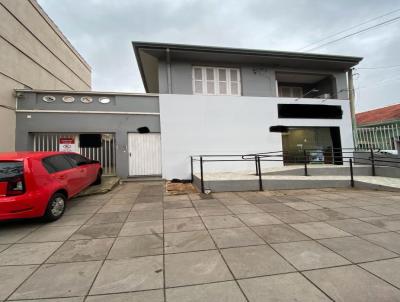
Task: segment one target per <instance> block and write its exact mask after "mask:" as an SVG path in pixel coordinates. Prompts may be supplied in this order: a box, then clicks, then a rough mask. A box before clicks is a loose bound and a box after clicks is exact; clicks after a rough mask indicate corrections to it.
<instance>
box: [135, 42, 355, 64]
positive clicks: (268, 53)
mask: <svg viewBox="0 0 400 302" xmlns="http://www.w3.org/2000/svg"><path fill="white" fill-rule="evenodd" d="M132 45H133V48H134V50H135V53H136V52H137V49H139V48H153V49H154V48H158V49H166V48H169V49H171V50H174V49H175V50H188V51H203V52H220V53H227V54H228V53H231V54H244V55H262V56H271V57H287V58H298V59H311V60H312V59H315V60H327V61H341V62H351V63H355V65H356V64H357V63H359V62H360V61H361V60H362V59H363V58H362V57H354V56H343V55H330V54H314V53H305V52H288V51H279V50H262V49H248V48H232V47H219V46H202V45H191V44H174V43H159V42H144V41H132Z"/></svg>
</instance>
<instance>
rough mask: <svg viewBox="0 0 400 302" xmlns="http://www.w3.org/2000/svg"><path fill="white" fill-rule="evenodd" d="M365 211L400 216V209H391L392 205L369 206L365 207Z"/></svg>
mask: <svg viewBox="0 0 400 302" xmlns="http://www.w3.org/2000/svg"><path fill="white" fill-rule="evenodd" d="M363 209H365V210H367V211H371V212H375V213H378V214H381V215H395V214H400V209H399V208H395V207H391V206H390V205H379V206H369V207H363Z"/></svg>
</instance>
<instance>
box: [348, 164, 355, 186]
mask: <svg viewBox="0 0 400 302" xmlns="http://www.w3.org/2000/svg"><path fill="white" fill-rule="evenodd" d="M349 162H350V186H351V187H352V188H354V175H353V161H352V160H351V158H350V159H349Z"/></svg>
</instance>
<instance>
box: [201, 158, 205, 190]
mask: <svg viewBox="0 0 400 302" xmlns="http://www.w3.org/2000/svg"><path fill="white" fill-rule="evenodd" d="M200 186H201V193H204V178H203V156H200Z"/></svg>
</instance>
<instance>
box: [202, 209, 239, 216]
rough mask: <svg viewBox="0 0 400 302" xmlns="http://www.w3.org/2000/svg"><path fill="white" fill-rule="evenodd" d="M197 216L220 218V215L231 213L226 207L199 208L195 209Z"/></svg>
mask: <svg viewBox="0 0 400 302" xmlns="http://www.w3.org/2000/svg"><path fill="white" fill-rule="evenodd" d="M197 211H198V212H199V215H200V216H202V217H204V216H222V215H232V212H231V211H229V210H228V208H226V207H201V208H197Z"/></svg>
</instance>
